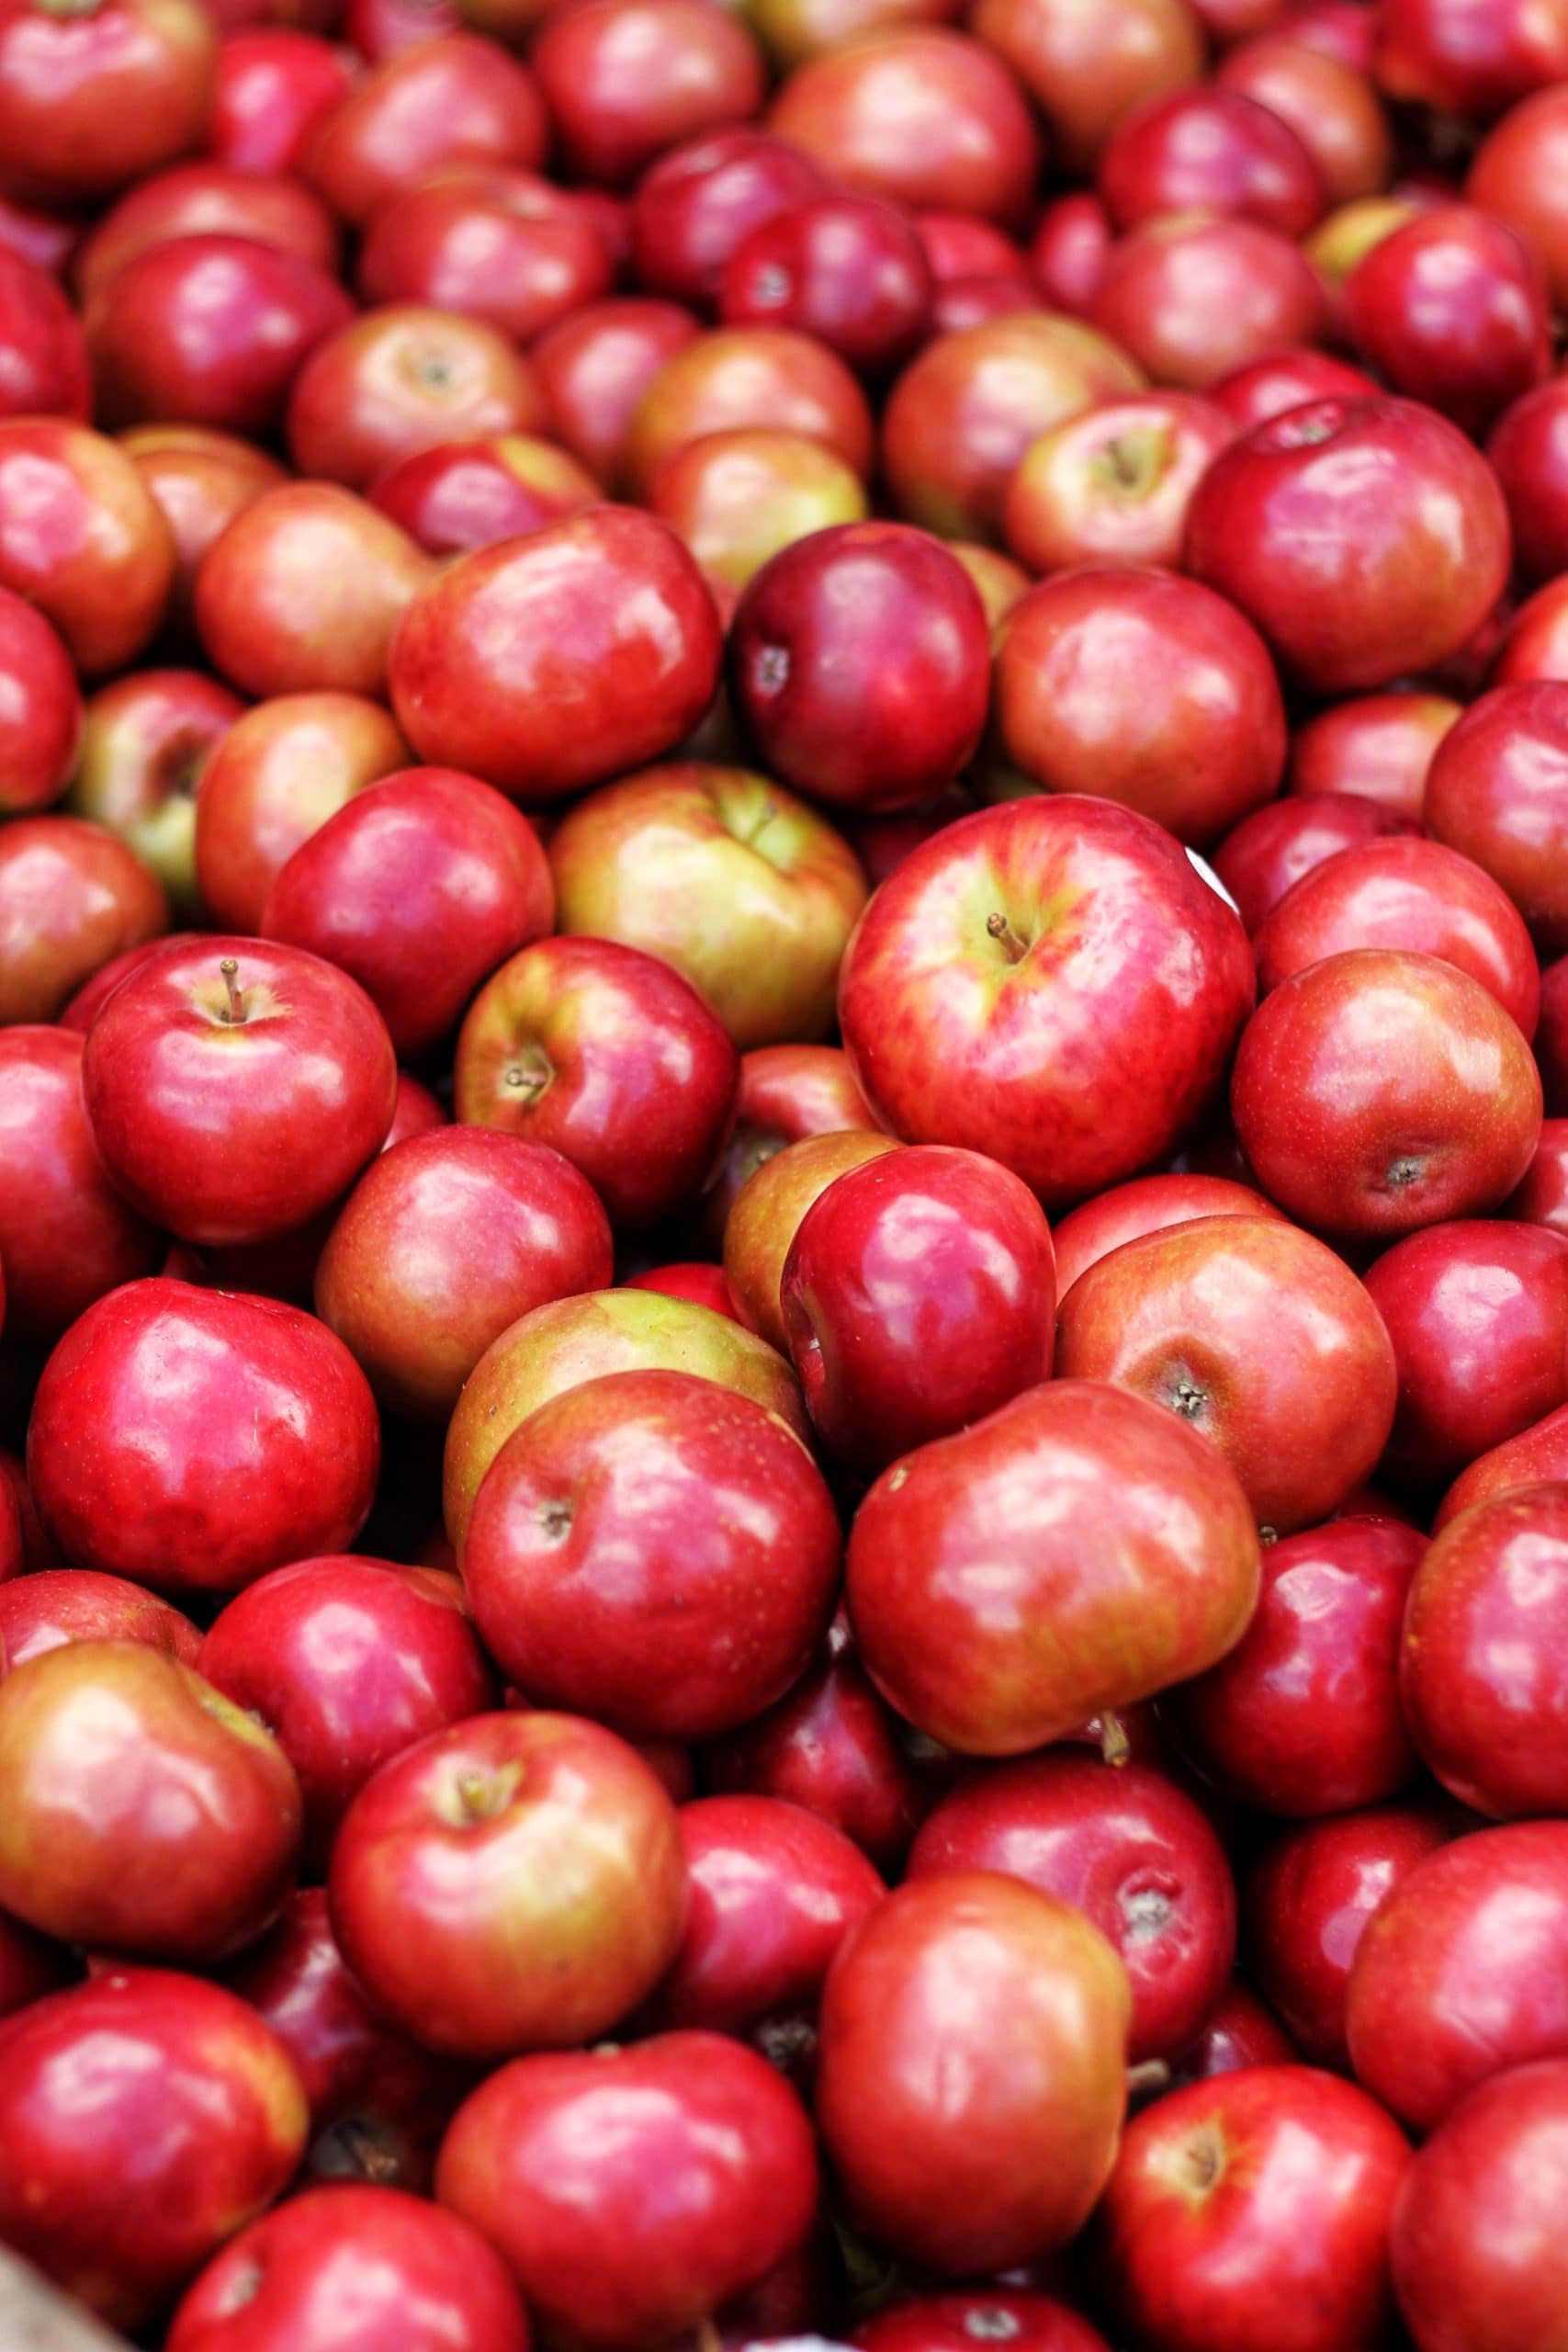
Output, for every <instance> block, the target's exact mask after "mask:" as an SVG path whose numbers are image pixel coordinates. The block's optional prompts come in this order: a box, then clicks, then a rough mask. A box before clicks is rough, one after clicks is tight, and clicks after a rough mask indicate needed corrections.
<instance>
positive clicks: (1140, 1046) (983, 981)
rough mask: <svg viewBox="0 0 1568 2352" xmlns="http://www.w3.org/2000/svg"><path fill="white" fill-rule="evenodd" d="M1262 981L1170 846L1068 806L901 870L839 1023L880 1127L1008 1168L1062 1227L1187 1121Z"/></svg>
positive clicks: (1241, 937)
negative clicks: (1067, 1209)
mask: <svg viewBox="0 0 1568 2352" xmlns="http://www.w3.org/2000/svg"><path fill="white" fill-rule="evenodd" d="M993 920H996V921H997V922H998V933H996V934H995V935H993V934H992V933H991V931H990V929H989V924H990V922H992V921H993ZM1112 938H1114V940H1115V943H1116V944H1115V947H1114V950H1113V951H1111V947H1110V943H1111V939H1112ZM1178 946H1179V951H1180V952H1179V958H1178V957H1177V948H1178ZM1178 963H1179V968H1178ZM1251 963H1252V959H1251V956H1250V955H1249V954H1248V952H1247V943H1246V938H1245V934H1244V933H1243V932H1242V929H1241V925H1240V923H1239V922H1237V920H1236V918H1235V915H1234V914H1233V913H1232V911H1231V910H1230V909H1229V908H1228V907H1227V906H1226V905H1225V904H1224V901H1223V900H1222V899H1220V898H1219V897H1218V895H1217V894H1216V893H1215V892H1214V891H1213V890H1212V889H1211V888H1209V886H1208V885H1207V884H1206V883H1205V882H1203V881H1201V879H1200V877H1199V876H1198V875H1197V874H1196V873H1195V872H1194V871H1193V869H1192V867H1191V865H1190V864H1189V862H1188V860H1187V858H1186V856H1185V855H1184V854H1183V853H1182V851H1181V849H1180V847H1179V844H1178V843H1177V842H1174V841H1173V840H1172V839H1171V838H1170V836H1169V835H1168V833H1166V832H1164V831H1162V830H1161V829H1160V828H1159V827H1158V826H1157V825H1156V824H1154V823H1152V822H1151V821H1150V820H1149V819H1148V818H1146V817H1142V816H1139V815H1138V814H1137V813H1136V812H1135V811H1134V810H1132V809H1120V808H1117V807H1115V806H1114V805H1113V804H1112V803H1111V802H1109V801H1100V800H1089V799H1084V798H1080V797H1077V795H1074V794H1064V795H1061V796H1060V797H1050V798H1037V799H1029V800H1020V801H1014V802H1012V803H1010V804H1009V805H1008V806H1005V807H1002V808H997V809H982V810H980V811H979V812H977V813H976V815H975V816H973V817H968V818H964V819H961V820H959V822H958V823H956V824H953V825H950V826H948V827H947V828H946V829H945V831H942V832H941V833H939V834H938V835H937V836H936V837H935V838H934V839H933V840H931V841H929V842H926V843H925V844H924V845H923V847H921V848H919V849H918V850H916V851H915V852H914V853H913V854H912V855H910V856H909V857H908V858H907V859H906V860H905V862H904V864H903V865H901V866H900V867H899V868H898V871H897V873H896V874H895V875H893V876H892V877H891V878H890V879H889V880H888V881H887V882H886V883H884V884H883V886H882V888H881V889H880V890H878V891H877V893H876V895H875V897H874V899H873V900H872V902H871V904H870V906H869V907H868V908H867V910H866V912H865V914H864V916H863V918H862V920H861V922H860V925H859V928H858V929H857V931H856V933H855V936H854V938H853V939H852V941H851V943H850V947H849V951H848V953H847V954H846V956H845V957H844V964H843V970H842V972H841V974H840V985H839V1017H840V1024H841V1027H842V1030H843V1036H844V1044H845V1046H846V1048H847V1049H848V1052H849V1055H850V1059H851V1062H852V1066H853V1069H854V1072H855V1076H856V1078H857V1080H859V1082H860V1084H861V1087H862V1090H863V1092H864V1094H865V1097H866V1100H867V1102H868V1103H870V1105H871V1107H872V1109H873V1110H874V1112H875V1114H877V1116H878V1117H879V1118H880V1119H881V1120H882V1121H883V1123H884V1124H885V1125H887V1126H889V1127H890V1128H892V1129H893V1131H894V1132H895V1133H896V1134H899V1135H901V1136H903V1138H904V1140H905V1141H906V1142H908V1143H949V1144H957V1145H962V1146H964V1147H965V1148H968V1149H970V1150H974V1151H981V1152H984V1153H986V1154H987V1156H988V1157H989V1158H991V1159H999V1160H1000V1161H1001V1162H1002V1164H1003V1166H1004V1167H1008V1168H1010V1169H1011V1170H1013V1172H1014V1173H1015V1174H1016V1175H1019V1176H1021V1177H1022V1178H1023V1180H1024V1182H1026V1183H1027V1184H1029V1185H1030V1187H1031V1189H1032V1191H1034V1192H1036V1193H1039V1195H1040V1197H1041V1199H1042V1201H1043V1203H1044V1204H1045V1206H1046V1207H1047V1209H1050V1208H1054V1207H1055V1206H1057V1205H1065V1204H1068V1203H1070V1202H1072V1201H1074V1200H1075V1199H1077V1198H1081V1197H1082V1196H1083V1195H1085V1194H1087V1193H1094V1192H1100V1191H1103V1190H1104V1188H1105V1187H1106V1186H1107V1185H1109V1184H1113V1183H1117V1182H1121V1181H1122V1179H1123V1178H1125V1177H1128V1176H1131V1175H1133V1174H1134V1173H1135V1172H1136V1171H1137V1170H1139V1169H1141V1168H1145V1167H1146V1166H1147V1165H1148V1163H1149V1162H1150V1161H1151V1160H1153V1159H1157V1158H1158V1157H1159V1156H1160V1154H1161V1153H1162V1152H1164V1151H1167V1150H1168V1149H1169V1148H1171V1146H1172V1145H1174V1144H1175V1143H1176V1141H1177V1140H1178V1138H1179V1136H1181V1135H1182V1133H1183V1132H1184V1130H1186V1129H1187V1128H1189V1127H1190V1126H1191V1125H1195V1124H1196V1122H1197V1120H1198V1118H1199V1117H1200V1115H1201V1112H1202V1111H1203V1109H1204V1107H1205V1106H1206V1104H1207V1103H1209V1102H1210V1101H1211V1100H1212V1099H1213V1095H1214V1093H1215V1091H1216V1090H1217V1088H1218V1085H1219V1083H1220V1080H1221V1075H1222V1072H1223V1070H1224V1065H1225V1062H1226V1060H1227V1058H1228V1057H1229V1054H1230V1052H1231V1048H1232V1046H1233V1045H1234V1043H1235V1037H1236V1035H1237V1033H1238V1031H1239V1029H1240V1026H1241V1023H1243V1021H1244V1020H1245V1019H1246V1017H1247V1012H1248V1011H1249V1009H1250V1007H1251V1003H1252V999H1253V988H1254V981H1253V975H1252V969H1251ZM1134 1041H1135V1043H1134ZM935 1070H940V1071H942V1073H943V1080H944V1082H943V1084H942V1086H940V1087H938V1088H935V1089H933V1087H932V1082H931V1079H932V1072H933V1071H935ZM1068 1073H1070V1076H1069V1075H1068Z"/></svg>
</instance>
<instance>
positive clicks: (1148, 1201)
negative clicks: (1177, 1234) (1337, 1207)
mask: <svg viewBox="0 0 1568 2352" xmlns="http://www.w3.org/2000/svg"><path fill="white" fill-rule="evenodd" d="M1280 1215H1281V1212H1280V1210H1279V1209H1277V1208H1276V1207H1275V1206H1274V1204H1273V1202H1272V1201H1269V1200H1265V1198H1264V1196H1263V1194H1262V1193H1255V1192H1254V1191H1253V1190H1252V1187H1251V1186H1250V1185H1248V1184H1238V1183H1236V1182H1234V1180H1233V1179H1232V1178H1230V1177H1228V1176H1208V1175H1203V1174H1190V1175H1188V1174H1179V1175H1162V1176H1135V1177H1134V1178H1133V1180H1132V1182H1130V1183H1127V1184H1113V1185H1112V1186H1111V1190H1110V1191H1109V1192H1107V1193H1097V1194H1096V1195H1095V1197H1094V1199H1093V1200H1091V1201H1085V1203H1084V1204H1083V1206H1082V1207H1081V1208H1076V1209H1073V1210H1072V1211H1070V1212H1069V1214H1068V1215H1067V1216H1065V1217H1063V1219H1062V1220H1061V1222H1060V1224H1059V1225H1057V1226H1056V1227H1055V1230H1054V1232H1053V1235H1052V1239H1053V1241H1054V1242H1055V1250H1056V1295H1057V1298H1058V1300H1059V1301H1063V1302H1065V1301H1066V1295H1067V1293H1068V1292H1069V1291H1070V1290H1071V1289H1072V1286H1073V1284H1074V1283H1076V1282H1077V1279H1078V1277H1079V1276H1080V1274H1086V1273H1087V1272H1089V1268H1090V1267H1091V1266H1095V1265H1098V1264H1099V1263H1100V1260H1101V1259H1102V1258H1108V1257H1109V1256H1110V1255H1111V1251H1112V1250H1120V1249H1121V1247H1122V1243H1123V1242H1124V1241H1140V1240H1142V1239H1143V1238H1144V1237H1145V1234H1150V1233H1164V1232H1168V1230H1169V1229H1170V1227H1173V1226H1179V1225H1191V1224H1193V1223H1195V1222H1196V1220H1197V1219H1198V1218H1200V1217H1214V1216H1245V1217H1253V1218H1256V1217H1279V1216H1280Z"/></svg>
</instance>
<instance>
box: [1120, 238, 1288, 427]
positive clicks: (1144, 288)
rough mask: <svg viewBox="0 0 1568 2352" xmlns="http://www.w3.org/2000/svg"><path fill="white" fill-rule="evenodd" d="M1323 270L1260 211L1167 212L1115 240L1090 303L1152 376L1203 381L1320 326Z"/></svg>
mask: <svg viewBox="0 0 1568 2352" xmlns="http://www.w3.org/2000/svg"><path fill="white" fill-rule="evenodd" d="M1324 311H1325V297H1324V289H1323V284H1322V281H1321V279H1320V278H1319V277H1318V276H1317V273H1316V272H1315V271H1314V269H1313V267H1312V266H1311V264H1310V263H1309V262H1308V261H1307V259H1306V257H1305V255H1304V254H1303V253H1302V251H1301V248H1300V247H1299V246H1298V245H1296V244H1295V243H1292V240H1291V239H1290V238H1289V237H1287V236H1284V235H1282V234H1281V233H1280V231H1279V230H1277V229H1270V228H1268V227H1266V226H1265V225H1264V224H1263V222H1262V221H1259V220H1237V219H1225V218H1220V219H1214V218H1213V217H1211V216H1210V215H1208V214H1206V213H1202V212H1176V213H1168V214H1166V215H1164V216H1163V217H1161V218H1159V219H1156V220H1144V221H1142V222H1140V223H1139V225H1138V226H1137V227H1136V228H1134V229H1130V230H1129V231H1128V232H1127V233H1126V234H1125V235H1124V236H1123V237H1122V238H1121V239H1120V240H1119V241H1118V242H1117V243H1115V244H1114V245H1113V246H1112V247H1111V252H1110V254H1108V256H1107V258H1106V264H1105V268H1104V271H1103V272H1102V274H1101V276H1100V282H1099V284H1098V286H1097V287H1096V288H1095V291H1094V295H1093V298H1092V300H1090V302H1089V318H1090V320H1091V321H1092V322H1093V324H1094V325H1095V326H1096V327H1098V328H1099V330H1100V333H1101V334H1106V335H1110V336H1111V337H1112V338H1113V339H1114V340H1115V341H1116V342H1117V343H1118V344H1120V345H1121V346H1122V349H1123V350H1125V351H1127V352H1129V353H1130V354H1131V356H1132V357H1133V358H1134V361H1135V362H1136V363H1137V365H1138V366H1139V367H1140V368H1143V369H1144V370H1145V372H1146V373H1147V374H1148V375H1149V376H1150V377H1151V378H1152V379H1154V380H1155V381H1156V383H1161V384H1168V385H1173V386H1175V387H1177V388H1178V389H1179V390H1184V391H1198V392H1201V391H1206V390H1208V388H1209V387H1210V386H1211V385H1212V384H1214V383H1216V382H1218V381H1219V379H1221V378H1222V377H1224V376H1229V375H1233V374H1234V373H1235V370H1236V369H1237V368H1243V367H1245V366H1247V363H1248V362H1249V361H1252V360H1257V359H1261V358H1264V357H1265V356H1267V355H1268V354H1269V353H1270V352H1273V351H1279V350H1280V349H1283V348H1286V347H1288V346H1290V345H1294V344H1303V343H1315V342H1316V341H1317V340H1318V339H1319V337H1320V335H1321V334H1322V332H1323V326H1324Z"/></svg>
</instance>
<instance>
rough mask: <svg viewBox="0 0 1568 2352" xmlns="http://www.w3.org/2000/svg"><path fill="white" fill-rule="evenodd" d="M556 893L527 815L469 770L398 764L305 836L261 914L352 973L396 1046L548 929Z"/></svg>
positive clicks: (408, 1051) (283, 935)
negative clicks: (395, 770)
mask: <svg viewBox="0 0 1568 2352" xmlns="http://www.w3.org/2000/svg"><path fill="white" fill-rule="evenodd" d="M554 904H555V894H554V890H553V888H552V887H551V882H550V871H549V867H548V865H547V863H546V859H545V854H544V852H543V850H542V849H541V848H540V846H539V840H538V836H537V834H536V832H535V831H534V829H533V827H532V826H531V825H530V824H529V823H528V821H527V819H526V818H525V817H523V816H522V815H520V814H519V812H518V811H517V809H514V808H513V806H512V804H511V803H510V801H508V800H505V799H503V798H502V795H501V794H500V793H499V792H495V791H493V790H492V789H491V786H489V785H488V784H480V783H479V780H478V778H477V777H474V776H468V775H458V774H457V773H456V772H455V771H454V770H451V769H446V768H406V769H403V770H401V771H400V772H398V773H395V774H394V775H390V776H388V777H385V778H383V779H382V780H381V781H380V782H379V783H377V784H373V785H371V786H368V787H367V789H366V790H365V791H362V792H359V793H356V794H355V796H354V797H353V798H352V799H350V800H348V801H346V802H345V803H344V806H343V807H342V808H341V809H338V810H337V811H336V813H335V814H334V815H332V816H330V817H329V818H328V819H327V820H326V822H325V824H324V825H321V827H319V828H318V830H317V831H314V832H313V833H311V834H310V836H309V838H308V839H307V840H305V841H303V842H301V843H300V845H299V848H298V849H297V850H296V851H295V852H294V854H293V855H292V856H291V857H290V858H289V860H288V864H287V865H285V866H284V867H283V868H282V870H281V871H280V872H279V874H278V876H277V878H276V881H275V882H274V883H273V886H272V888H271V890H270V891H269V892H268V894H267V899H266V903H265V906H264V908H263V909H262V916H261V925H260V928H261V932H262V934H263V936H264V937H265V938H267V939H276V940H281V941H283V942H285V943H286V944H288V945H290V946H294V947H302V948H308V949H310V951H312V953H313V954H315V955H317V956H322V957H324V958H325V959H326V960H327V961H328V962H329V963H332V964H335V965H336V966H337V967H338V968H339V969H340V970H342V971H344V972H347V973H348V974H350V976H351V977H352V978H355V979H356V980H357V981H358V982H359V984H360V986H361V987H362V988H363V989H365V991H366V993H367V995H368V996H369V998H370V1000H371V1001H372V1002H373V1003H374V1004H375V1006H376V1008H377V1010H378V1012H379V1013H380V1014H381V1017H382V1019H383V1020H384V1021H385V1023H386V1024H387V1030H388V1034H389V1036H390V1037H391V1040H392V1044H393V1046H395V1047H396V1049H397V1051H398V1052H399V1053H400V1054H402V1055H405V1056H408V1057H415V1056H417V1055H419V1054H421V1053H423V1051H425V1049H426V1048H427V1047H429V1046H434V1045H435V1044H437V1043H438V1042H439V1041H440V1039H441V1038H443V1037H444V1036H446V1035H447V1034H448V1033H449V1032H450V1031H451V1030H452V1029H453V1028H455V1027H456V1025H457V1022H458V1020H459V1019H460V1018H461V1015H462V1013H463V1012H464V1010H465V1008H466V1007H467V1005H468V1001H469V999H470V998H471V997H472V995H473V994H474V991H475V989H478V988H479V986H480V984H481V983H482V982H483V981H484V980H486V979H488V978H489V977H490V975H491V973H492V972H493V971H495V970H496V968H497V967H499V966H500V965H502V964H503V963H504V962H505V961H506V959H507V957H508V956H513V955H514V954H515V953H516V952H517V950H518V949H519V948H522V947H526V946H527V945H528V944H529V943H530V942H531V941H532V940H535V939H537V938H539V937H541V936H542V935H543V934H544V933H547V932H548V930H549V929H550V927H551V922H552V919H553V915H554Z"/></svg>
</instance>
